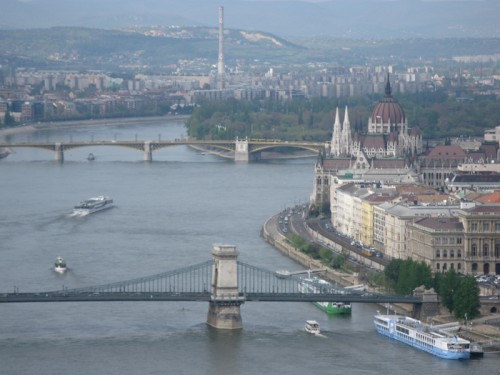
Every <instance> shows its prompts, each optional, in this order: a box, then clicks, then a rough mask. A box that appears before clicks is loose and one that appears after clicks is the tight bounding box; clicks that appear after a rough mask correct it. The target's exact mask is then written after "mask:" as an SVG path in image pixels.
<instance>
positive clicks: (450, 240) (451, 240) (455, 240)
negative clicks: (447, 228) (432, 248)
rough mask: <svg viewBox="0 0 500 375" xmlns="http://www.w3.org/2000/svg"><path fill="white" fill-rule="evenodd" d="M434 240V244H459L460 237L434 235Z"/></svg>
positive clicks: (460, 241) (460, 242)
mask: <svg viewBox="0 0 500 375" xmlns="http://www.w3.org/2000/svg"><path fill="white" fill-rule="evenodd" d="M434 242H435V244H436V245H455V244H457V245H460V244H462V237H436V238H435V239H434Z"/></svg>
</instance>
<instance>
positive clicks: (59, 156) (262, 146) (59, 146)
mask: <svg viewBox="0 0 500 375" xmlns="http://www.w3.org/2000/svg"><path fill="white" fill-rule="evenodd" d="M183 145H184V146H193V147H201V148H203V149H207V148H208V149H210V150H211V151H213V152H214V153H216V154H217V155H218V156H220V157H225V158H230V159H234V160H235V161H249V160H258V159H260V157H261V153H262V152H263V151H266V150H271V149H279V148H292V149H301V150H308V151H312V152H314V153H316V154H317V153H319V152H320V151H321V150H325V149H327V148H328V147H329V143H328V142H326V143H325V142H306V141H303V142H300V141H281V140H266V139H242V140H240V139H238V138H236V139H235V140H214V141H209V140H206V141H205V140H203V141H198V140H190V139H175V140H164V141H163V140H156V141H153V140H151V141H138V140H135V141H128V140H123V141H118V140H111V141H109V140H108V141H94V140H91V141H73V140H70V141H68V142H63V141H57V142H15V143H8V142H0V149H1V148H7V149H15V148H28V147H32V148H40V149H43V150H48V151H52V152H54V154H55V160H57V161H59V162H63V161H64V152H65V151H69V150H71V149H75V148H79V147H89V146H113V147H116V146H119V147H127V148H131V149H133V150H137V151H141V152H143V153H144V160H145V161H152V160H153V151H156V150H160V149H163V148H165V147H173V146H183Z"/></svg>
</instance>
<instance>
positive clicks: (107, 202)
mask: <svg viewBox="0 0 500 375" xmlns="http://www.w3.org/2000/svg"><path fill="white" fill-rule="evenodd" d="M111 207H113V199H111V198H110V197H106V196H104V195H100V196H98V197H95V198H89V199H87V200H84V201H83V202H80V204H78V205H77V206H75V208H74V209H73V214H75V215H87V214H92V213H94V212H97V211H102V210H105V209H108V208H111Z"/></svg>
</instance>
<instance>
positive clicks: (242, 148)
mask: <svg viewBox="0 0 500 375" xmlns="http://www.w3.org/2000/svg"><path fill="white" fill-rule="evenodd" d="M234 146H235V148H234V161H246V162H248V160H249V159H250V153H249V152H248V140H247V139H244V140H239V139H238V138H236V142H235V145H234Z"/></svg>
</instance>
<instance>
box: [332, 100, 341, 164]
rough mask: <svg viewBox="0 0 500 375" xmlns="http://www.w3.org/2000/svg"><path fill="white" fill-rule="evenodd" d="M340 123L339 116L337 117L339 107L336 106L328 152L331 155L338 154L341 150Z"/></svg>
mask: <svg viewBox="0 0 500 375" xmlns="http://www.w3.org/2000/svg"><path fill="white" fill-rule="evenodd" d="M341 131H342V129H341V125H340V117H339V107H337V111H336V112H335V122H334V124H333V134H332V144H331V148H330V154H331V155H332V156H340V154H341V152H342V150H341V140H340V138H341Z"/></svg>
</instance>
